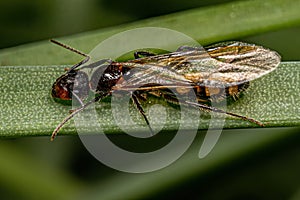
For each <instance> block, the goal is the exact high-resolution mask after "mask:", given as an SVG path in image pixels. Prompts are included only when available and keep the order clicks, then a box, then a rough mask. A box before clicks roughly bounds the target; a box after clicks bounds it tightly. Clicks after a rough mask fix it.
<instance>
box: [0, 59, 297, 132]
mask: <svg viewBox="0 0 300 200" xmlns="http://www.w3.org/2000/svg"><path fill="white" fill-rule="evenodd" d="M63 68H64V67H63V66H60V67H58V66H22V67H1V68H0V80H1V88H0V92H1V96H0V102H1V104H0V110H1V113H0V136H1V137H20V136H33V135H36V136H37V135H50V133H51V132H52V131H53V129H54V128H55V127H56V126H57V125H58V123H60V122H61V120H62V119H63V118H64V117H65V116H66V115H67V114H68V113H69V109H71V107H70V106H66V105H62V104H59V103H56V102H54V101H53V99H52V98H51V96H50V91H51V87H52V84H53V82H54V81H55V79H56V78H57V77H58V76H59V75H60V74H61V73H62V72H63ZM299 70H300V62H284V63H282V64H281V65H280V66H279V68H278V69H277V70H275V71H274V72H273V73H271V74H269V75H267V76H264V77H263V78H261V79H258V80H255V81H253V83H252V84H251V85H250V88H248V90H247V91H246V92H245V94H244V95H243V97H242V98H241V99H239V100H238V101H237V102H234V103H232V104H230V105H229V106H228V110H229V111H232V112H235V113H238V114H241V115H245V116H250V117H253V118H256V119H258V120H261V121H262V122H265V123H266V124H267V126H269V127H275V126H279V127H282V126H299V125H300V120H299V119H300V114H299V113H300V112H299V108H300V96H299V93H300V73H299ZM153 101H154V102H155V103H158V104H162V105H165V106H167V104H166V102H165V101H164V100H162V99H157V98H156V99H153ZM96 105H97V108H98V109H100V110H101V115H99V116H98V117H99V118H98V121H99V123H100V124H101V127H102V128H103V129H104V130H105V131H106V132H110V133H120V132H121V131H120V129H119V128H118V127H117V126H116V124H115V122H114V118H113V116H112V114H111V110H110V103H109V102H100V103H97V104H96ZM167 107H168V111H169V112H170V113H169V115H170V116H172V117H174V116H177V114H178V112H179V111H178V109H177V108H174V107H170V106H167ZM146 108H147V107H146ZM131 109H132V110H133V111H134V113H136V112H135V110H134V107H131ZM131 117H132V119H133V120H134V121H136V122H137V123H138V124H139V125H140V124H144V121H143V119H142V118H141V117H140V116H139V115H138V114H136V115H134V116H131ZM172 117H171V118H168V120H167V122H166V125H165V127H166V130H177V127H178V124H179V123H185V124H187V125H188V126H189V127H191V128H194V127H195V126H198V125H197V124H191V122H188V121H187V122H182V121H178V119H176V117H175V118H174V119H173V118H172ZM157 119H163V115H162V116H159V115H158V116H157ZM201 122H203V123H201V124H200V125H199V128H200V129H202V128H207V125H208V119H203V120H202V121H201ZM156 123H159V122H157V121H155V122H154V123H153V124H152V125H153V127H155V126H156V125H159V124H156ZM124 125H125V126H126V124H124ZM87 126H88V125H87ZM128 126H129V125H128ZM255 126H256V125H254V124H251V123H248V122H244V121H241V120H239V119H234V118H229V119H228V120H227V121H226V124H225V128H245V127H255ZM130 129H131V130H132V131H141V130H140V129H139V126H131V127H130ZM59 134H76V131H75V128H74V124H73V122H71V123H69V124H67V125H66V126H65V127H64V128H63V129H62V130H61V132H60V133H59Z"/></svg>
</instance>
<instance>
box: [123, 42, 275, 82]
mask: <svg viewBox="0 0 300 200" xmlns="http://www.w3.org/2000/svg"><path fill="white" fill-rule="evenodd" d="M279 63H280V56H279V54H278V53H277V52H275V51H271V50H269V49H267V48H264V47H261V46H256V45H253V44H247V43H241V42H227V43H220V44H216V45H213V46H209V47H206V48H205V50H204V49H203V48H198V47H180V48H179V49H178V50H177V51H175V52H173V53H170V54H164V55H157V56H150V57H145V58H140V59H135V60H132V61H128V62H125V63H122V65H124V67H127V68H128V69H130V70H129V71H128V74H126V75H125V76H124V77H125V79H126V80H125V81H124V82H123V83H122V84H121V85H119V86H120V87H125V86H126V87H135V86H137V85H145V84H149V85H151V84H152V85H173V86H174V87H176V85H178V87H182V86H184V85H185V86H190V85H191V86H195V85H200V86H208V87H218V86H219V87H229V86H232V85H238V84H242V83H244V82H248V81H251V80H253V79H256V78H259V77H261V76H263V75H265V74H267V73H269V72H271V71H273V70H274V69H276V67H277V66H278V65H279Z"/></svg>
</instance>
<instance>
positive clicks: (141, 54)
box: [134, 51, 156, 59]
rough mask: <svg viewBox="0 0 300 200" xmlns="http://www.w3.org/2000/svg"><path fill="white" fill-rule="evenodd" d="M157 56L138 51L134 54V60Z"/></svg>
mask: <svg viewBox="0 0 300 200" xmlns="http://www.w3.org/2000/svg"><path fill="white" fill-rule="evenodd" d="M155 55H156V54H154V53H151V52H149V51H136V52H134V58H135V59H138V58H142V57H149V56H155Z"/></svg>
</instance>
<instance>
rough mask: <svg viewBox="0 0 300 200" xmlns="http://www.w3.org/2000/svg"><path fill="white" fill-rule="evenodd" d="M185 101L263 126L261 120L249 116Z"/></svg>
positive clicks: (194, 105)
mask: <svg viewBox="0 0 300 200" xmlns="http://www.w3.org/2000/svg"><path fill="white" fill-rule="evenodd" d="M185 103H186V104H187V105H190V106H193V107H197V108H201V109H203V110H208V111H212V112H216V113H224V114H227V115H230V116H234V117H237V118H240V119H242V120H244V121H249V122H252V123H254V124H257V125H259V126H262V127H263V126H264V124H263V123H262V122H260V121H257V120H255V119H253V118H250V117H246V116H242V115H238V114H235V113H232V112H227V111H224V110H221V109H219V108H215V107H211V106H208V105H204V104H200V103H194V102H189V101H185Z"/></svg>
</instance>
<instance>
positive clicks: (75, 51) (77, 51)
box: [50, 39, 91, 72]
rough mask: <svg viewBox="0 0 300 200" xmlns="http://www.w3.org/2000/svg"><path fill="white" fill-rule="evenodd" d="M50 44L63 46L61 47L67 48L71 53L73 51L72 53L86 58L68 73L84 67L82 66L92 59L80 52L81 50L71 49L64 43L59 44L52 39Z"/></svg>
mask: <svg viewBox="0 0 300 200" xmlns="http://www.w3.org/2000/svg"><path fill="white" fill-rule="evenodd" d="M50 42H52V43H54V44H57V45H58V46H61V47H63V48H65V49H68V50H70V51H72V52H74V53H77V54H79V55H81V56H84V57H85V59H84V60H82V61H81V62H79V63H77V64H76V65H74V66H73V67H71V68H70V69H69V71H68V72H70V71H72V70H74V69H75V68H77V67H79V66H80V65H82V64H84V63H86V62H88V61H89V60H90V59H91V57H90V56H89V55H88V54H86V53H83V52H81V51H79V50H77V49H75V48H73V47H71V46H68V45H66V44H63V43H61V42H59V41H57V40H54V39H51V40H50Z"/></svg>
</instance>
